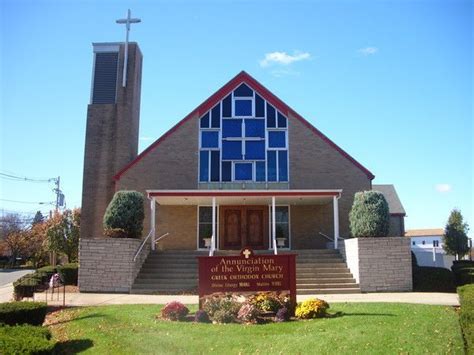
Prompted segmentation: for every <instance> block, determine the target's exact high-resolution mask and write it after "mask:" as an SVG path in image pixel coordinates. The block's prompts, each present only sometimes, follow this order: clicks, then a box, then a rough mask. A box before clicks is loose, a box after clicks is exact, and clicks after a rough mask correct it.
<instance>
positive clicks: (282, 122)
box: [278, 112, 286, 128]
mask: <svg viewBox="0 0 474 355" xmlns="http://www.w3.org/2000/svg"><path fill="white" fill-rule="evenodd" d="M278 127H280V128H286V117H285V116H283V115H282V114H281V113H280V112H278Z"/></svg>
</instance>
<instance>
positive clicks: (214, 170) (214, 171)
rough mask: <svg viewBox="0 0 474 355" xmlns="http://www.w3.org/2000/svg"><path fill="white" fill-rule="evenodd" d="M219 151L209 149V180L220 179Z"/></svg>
mask: <svg viewBox="0 0 474 355" xmlns="http://www.w3.org/2000/svg"><path fill="white" fill-rule="evenodd" d="M219 158H220V157H219V151H218V150H213V151H211V181H220V179H219V177H220V172H219V171H220V170H219V167H220V159H219Z"/></svg>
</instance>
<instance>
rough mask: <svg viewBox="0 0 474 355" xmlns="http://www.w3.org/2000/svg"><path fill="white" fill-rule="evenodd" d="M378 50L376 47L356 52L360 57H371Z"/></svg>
mask: <svg viewBox="0 0 474 355" xmlns="http://www.w3.org/2000/svg"><path fill="white" fill-rule="evenodd" d="M378 51H379V49H378V48H377V47H365V48H360V49H359V50H358V52H359V53H360V54H362V55H365V56H368V55H373V54H375V53H377V52H378Z"/></svg>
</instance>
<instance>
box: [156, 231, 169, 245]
mask: <svg viewBox="0 0 474 355" xmlns="http://www.w3.org/2000/svg"><path fill="white" fill-rule="evenodd" d="M168 235H169V233H168V232H166V233H165V234H163V235H162V236H160V237H158V239H157V240H155V244H156V243H158V242H159V241H160V240H161V239H163V238H166V237H167V236H168Z"/></svg>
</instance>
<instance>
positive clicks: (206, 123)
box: [201, 112, 209, 128]
mask: <svg viewBox="0 0 474 355" xmlns="http://www.w3.org/2000/svg"><path fill="white" fill-rule="evenodd" d="M201 128H209V112H208V113H206V114H205V115H204V116H202V117H201Z"/></svg>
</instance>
